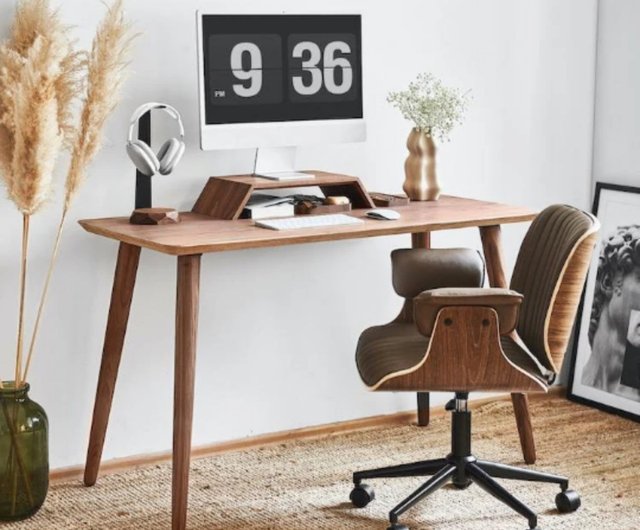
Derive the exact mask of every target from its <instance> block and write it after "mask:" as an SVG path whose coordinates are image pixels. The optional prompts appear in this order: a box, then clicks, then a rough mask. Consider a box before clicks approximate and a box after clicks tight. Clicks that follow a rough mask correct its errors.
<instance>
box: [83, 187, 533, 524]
mask: <svg viewBox="0 0 640 530" xmlns="http://www.w3.org/2000/svg"><path fill="white" fill-rule="evenodd" d="M356 180H357V179H356ZM329 184H331V182H329V181H328V184H327V185H329ZM358 184H359V181H358ZM306 185H309V184H308V183H306ZM289 186H292V184H289ZM205 190H206V188H205ZM203 193H204V192H203ZM365 194H366V192H365ZM202 200H203V197H202V196H201V198H200V199H199V202H200V203H201V204H202ZM197 204H198V203H196V205H197ZM355 204H356V203H355V202H354V205H355ZM195 209H196V208H195V207H194V210H195ZM366 209H367V208H358V209H354V211H353V212H352V215H355V216H356V217H360V218H362V219H364V220H365V222H364V223H363V224H361V225H345V226H331V227H316V228H308V229H298V230H291V231H272V230H266V229H263V228H258V227H255V226H254V225H253V222H252V221H250V220H217V219H214V218H212V217H211V216H208V215H203V214H202V213H195V212H187V213H182V214H181V218H182V222H180V223H178V224H175V225H164V226H140V225H132V224H130V223H129V222H128V219H127V218H126V217H116V218H107V219H91V220H83V221H80V224H81V225H82V227H83V228H84V229H85V230H87V231H89V232H92V233H94V234H98V235H101V236H104V237H107V238H110V239H114V240H116V241H119V242H120V246H119V251H118V259H117V264H116V270H115V277H114V280H113V290H112V294H111V305H110V308H109V316H108V321H107V327H106V333H105V340H104V348H103V352H102V363H101V367H100V376H99V379H98V388H97V392H96V401H95V406H94V411H93V420H92V426H91V434H90V439H89V448H88V452H87V462H86V467H85V475H84V482H85V484H86V485H87V486H91V485H93V484H95V482H96V479H97V476H98V470H99V467H100V460H101V456H102V449H103V446H104V439H105V434H106V429H107V423H108V420H109V413H110V410H111V403H112V399H113V392H114V387H115V383H116V377H117V374H118V367H119V364H120V359H121V355H122V347H123V343H124V337H125V333H126V328H127V322H128V319H129V309H130V307H131V299H132V296H133V288H134V285H135V281H136V273H137V269H138V262H139V258H140V251H141V249H143V248H146V249H150V250H154V251H156V252H161V253H164V254H168V255H170V256H177V301H176V330H175V373H174V414H173V484H172V521H173V523H172V527H173V530H184V529H185V528H186V521H187V499H188V486H189V464H190V453H191V427H192V419H193V395H194V393H193V392H194V376H195V358H196V337H197V327H198V306H199V283H200V258H201V256H202V254H205V253H210V252H222V251H225V250H239V249H245V248H258V247H276V246H285V245H294V244H299V243H312V242H320V241H337V240H342V239H357V238H365V237H375V236H387V235H393V234H411V236H412V245H413V246H414V247H428V246H429V244H430V233H431V232H433V231H436V230H449V229H454V228H465V227H478V228H479V230H480V237H481V239H482V245H483V249H484V254H485V258H486V261H487V270H488V276H489V282H490V284H491V285H492V286H495V287H506V286H507V280H506V277H505V273H504V268H503V261H502V247H501V235H500V225H501V224H504V223H518V222H525V221H530V220H532V219H533V218H534V217H535V214H534V213H533V212H532V211H531V210H529V209H527V208H521V207H515V206H508V205H504V204H498V203H493V202H484V201H477V200H471V199H464V198H459V197H449V196H443V197H442V198H441V199H440V200H439V201H437V202H412V203H411V204H409V205H408V206H403V207H400V208H397V210H398V211H399V212H400V213H401V215H402V217H401V218H400V219H399V220H397V221H375V220H371V219H367V218H366V217H365V215H364V214H365V211H366ZM354 348H355V345H354ZM512 400H513V406H514V410H515V415H516V421H517V425H518V431H519V434H520V441H521V444H522V449H523V453H524V456H525V460H526V461H527V462H533V461H534V460H535V447H534V443H533V434H532V430H531V418H530V416H529V410H528V403H527V397H526V395H523V394H513V395H512ZM419 404H420V410H419V416H420V419H421V423H422V424H426V423H428V395H422V396H420V397H419Z"/></svg>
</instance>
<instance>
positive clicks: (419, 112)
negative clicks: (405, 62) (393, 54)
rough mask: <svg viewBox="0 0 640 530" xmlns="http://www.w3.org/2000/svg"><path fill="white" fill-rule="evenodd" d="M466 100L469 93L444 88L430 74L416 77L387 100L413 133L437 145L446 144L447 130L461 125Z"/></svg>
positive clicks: (391, 94)
mask: <svg viewBox="0 0 640 530" xmlns="http://www.w3.org/2000/svg"><path fill="white" fill-rule="evenodd" d="M469 99H470V96H469V91H467V92H464V93H462V92H461V91H460V90H459V89H457V88H451V87H447V86H444V85H443V84H442V82H441V81H440V80H439V79H438V78H437V77H436V76H434V75H433V74H431V73H422V74H419V75H418V77H417V78H416V80H415V81H412V82H411V83H409V87H408V88H407V89H406V90H402V91H400V92H390V93H389V95H388V96H387V101H388V102H389V103H391V104H392V105H393V106H394V107H396V108H397V109H398V110H399V111H400V112H401V113H402V115H403V116H404V118H405V119H407V120H409V121H410V122H412V123H413V126H414V127H415V128H416V129H418V130H419V131H421V132H424V133H425V134H426V135H427V136H432V137H433V136H435V137H437V138H438V139H439V140H441V141H448V140H449V133H450V132H451V130H452V129H453V128H454V127H455V126H456V125H458V124H460V123H462V120H463V118H464V113H465V111H466V110H467V105H468V103H469Z"/></svg>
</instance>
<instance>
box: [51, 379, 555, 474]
mask: <svg viewBox="0 0 640 530" xmlns="http://www.w3.org/2000/svg"><path fill="white" fill-rule="evenodd" d="M565 393H566V388H565V387H561V386H554V387H552V388H551V389H549V393H548V394H542V393H540V394H530V395H529V397H530V399H541V398H546V397H548V396H549V395H564V394H565ZM509 396H510V395H509V394H502V395H498V396H491V397H486V398H479V399H472V400H470V401H469V406H470V408H471V409H472V410H473V409H475V408H478V407H481V406H482V405H485V404H487V403H491V402H495V401H504V400H507V399H509ZM444 415H445V410H444V407H443V406H442V405H437V406H434V407H431V409H430V416H431V418H437V417H441V416H444ZM415 421H416V411H415V410H410V411H405V412H397V413H395V414H383V415H379V416H371V417H368V418H360V419H356V420H348V421H341V422H336V423H328V424H325V425H316V426H313V427H303V428H301V429H292V430H289V431H281V432H275V433H269V434H261V435H258V436H251V437H247V438H242V439H240V440H230V441H227V442H218V443H214V444H208V445H203V446H200V447H194V448H193V450H192V451H191V457H192V458H204V457H208V456H213V455H219V454H223V453H229V452H232V451H241V450H246V449H257V448H260V447H265V446H268V445H274V444H281V443H286V442H291V441H294V440H308V439H313V438H322V437H326V436H336V435H339V434H345V433H349V432H354V431H361V430H365V429H373V428H376V427H381V426H385V425H407V424H411V423H415ZM170 460H171V451H163V452H162V453H153V454H146V455H136V456H129V457H125V458H116V459H113V460H108V461H106V462H103V463H102V464H101V466H100V475H109V474H113V473H120V472H122V471H126V470H128V469H135V468H137V467H140V466H148V465H153V464H158V463H162V462H168V461H170ZM83 473H84V466H72V467H65V468H59V469H54V470H52V471H51V474H50V479H51V481H52V482H54V481H58V482H59V481H63V480H73V479H80V478H82V476H83Z"/></svg>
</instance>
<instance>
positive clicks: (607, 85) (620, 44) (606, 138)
mask: <svg viewBox="0 0 640 530" xmlns="http://www.w3.org/2000/svg"><path fill="white" fill-rule="evenodd" d="M638 20H640V3H639V2H635V1H634V0H600V6H599V23H598V26H599V27H598V62H597V77H596V80H597V83H596V107H595V124H596V126H595V132H594V145H593V179H594V182H597V181H601V182H613V183H615V184H626V185H631V186H640V96H639V94H640V54H639V53H638V51H639V50H640V32H639V31H638V24H637V21H638Z"/></svg>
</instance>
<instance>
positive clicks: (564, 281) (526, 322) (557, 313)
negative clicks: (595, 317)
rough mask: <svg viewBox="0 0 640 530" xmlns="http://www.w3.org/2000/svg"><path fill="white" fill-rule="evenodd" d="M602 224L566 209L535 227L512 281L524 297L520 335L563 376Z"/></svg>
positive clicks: (555, 209) (547, 214) (545, 215)
mask: <svg viewBox="0 0 640 530" xmlns="http://www.w3.org/2000/svg"><path fill="white" fill-rule="evenodd" d="M599 228H600V223H599V222H598V220H597V219H596V218H595V217H594V216H592V215H590V214H588V213H585V212H583V211H582V210H579V209H577V208H574V207H572V206H566V205H554V206H549V207H548V208H546V209H544V210H543V211H542V212H540V214H539V215H538V216H537V217H536V219H535V220H534V221H533V223H531V227H530V228H529V231H528V232H527V234H526V236H525V238H524V241H523V242H522V246H521V247H520V252H519V254H518V259H517V260H516V265H515V268H514V271H513V276H512V278H511V289H513V290H514V291H518V292H519V293H521V294H523V295H524V301H523V302H522V306H521V308H520V320H519V322H518V327H517V332H518V335H520V337H521V338H522V340H523V341H524V343H525V344H526V345H527V347H528V348H529V349H530V351H531V352H532V353H533V354H534V355H535V356H536V357H537V358H538V360H539V361H540V362H541V363H542V364H543V366H545V367H546V368H547V369H549V370H552V371H554V372H556V373H557V372H558V371H559V370H560V368H561V366H562V359H563V357H564V354H565V351H566V349H567V346H568V343H569V338H570V335H571V330H572V328H573V323H574V320H575V316H576V312H577V309H578V304H579V303H580V297H581V295H582V289H583V287H584V282H585V279H586V276H587V271H588V269H589V264H590V261H591V255H592V253H593V248H594V246H595V243H596V238H597V237H598V230H599Z"/></svg>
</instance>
